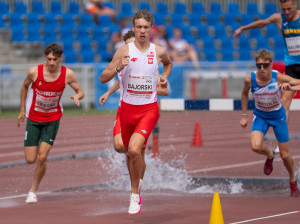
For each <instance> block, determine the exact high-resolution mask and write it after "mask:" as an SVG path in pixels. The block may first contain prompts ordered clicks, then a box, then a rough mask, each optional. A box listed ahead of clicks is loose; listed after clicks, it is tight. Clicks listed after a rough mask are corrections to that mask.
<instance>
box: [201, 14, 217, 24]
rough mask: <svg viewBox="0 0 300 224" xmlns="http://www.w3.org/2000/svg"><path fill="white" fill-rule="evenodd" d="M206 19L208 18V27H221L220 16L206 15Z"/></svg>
mask: <svg viewBox="0 0 300 224" xmlns="http://www.w3.org/2000/svg"><path fill="white" fill-rule="evenodd" d="M204 18H206V21H207V25H208V26H216V25H219V24H220V21H219V17H218V15H216V14H214V13H209V14H206V15H205V16H204Z"/></svg>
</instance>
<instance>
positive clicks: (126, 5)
mask: <svg viewBox="0 0 300 224" xmlns="http://www.w3.org/2000/svg"><path fill="white" fill-rule="evenodd" d="M132 15H133V11H132V5H131V2H120V13H119V15H118V21H121V19H122V18H124V17H130V16H132Z"/></svg>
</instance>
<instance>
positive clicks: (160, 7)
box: [156, 2, 169, 15]
mask: <svg viewBox="0 0 300 224" xmlns="http://www.w3.org/2000/svg"><path fill="white" fill-rule="evenodd" d="M156 14H161V15H168V14H169V8H168V5H167V4H166V3H164V2H157V3H156Z"/></svg>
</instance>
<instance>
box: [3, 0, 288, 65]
mask: <svg viewBox="0 0 300 224" xmlns="http://www.w3.org/2000/svg"><path fill="white" fill-rule="evenodd" d="M46 2H47V3H46ZM62 2H63V1H59V0H52V1H51V0H49V1H39V0H32V1H28V3H26V1H14V3H13V4H8V3H7V1H0V14H1V17H0V28H1V29H3V30H5V29H8V30H9V31H10V32H11V37H10V41H11V42H12V43H15V42H28V43H32V42H42V43H43V44H44V45H47V44H49V43H51V42H55V41H60V42H63V43H66V42H68V41H69V42H71V43H72V44H74V43H75V42H76V43H78V45H79V46H81V45H82V46H84V43H85V42H87V41H92V43H94V45H95V46H98V47H96V48H95V49H90V50H86V52H83V51H82V50H80V48H78V49H77V48H75V49H74V48H72V49H70V51H69V50H66V54H68V57H66V59H65V61H68V62H70V63H73V62H75V61H76V60H77V61H78V62H91V61H92V60H95V58H97V56H99V58H100V60H101V61H105V62H107V61H109V60H110V59H111V54H112V52H109V51H108V50H107V49H109V48H108V47H107V44H108V40H109V39H110V38H111V35H112V33H114V32H116V31H119V30H120V24H119V23H120V21H121V19H122V18H123V17H132V15H133V14H134V12H136V10H137V9H143V8H146V9H147V10H149V11H150V12H152V13H153V15H154V24H155V25H156V26H158V25H164V26H165V27H166V29H167V33H168V37H169V38H171V37H172V30H173V28H174V27H180V28H181V29H182V31H183V37H184V38H185V39H186V40H187V41H188V42H189V43H191V44H193V45H194V46H195V48H196V50H197V52H198V53H199V58H200V59H203V60H251V59H253V58H251V55H252V53H251V52H253V51H255V50H257V49H259V48H261V47H264V48H267V49H270V50H272V51H274V55H275V59H276V60H279V59H282V54H283V53H282V50H281V52H280V50H278V48H279V47H280V48H281V46H282V44H284V43H283V42H282V38H281V36H280V30H278V28H277V27H276V26H275V25H270V26H267V27H266V28H264V29H256V30H250V31H249V32H245V34H243V36H242V37H241V38H240V39H239V40H233V39H232V32H233V30H235V29H236V28H238V27H239V26H240V25H244V24H249V23H251V22H253V21H254V20H256V19H258V18H266V17H268V16H269V15H271V14H272V13H274V12H276V11H277V10H278V9H277V7H276V4H275V3H273V2H265V3H264V8H263V10H261V11H259V8H258V5H257V4H256V3H255V2H245V4H244V5H243V8H242V7H241V5H239V4H238V3H236V2H233V1H232V2H231V1H229V2H226V3H223V5H222V4H220V2H218V1H216V0H215V1H212V2H209V3H207V4H206V3H205V4H206V5H204V3H203V2H199V1H197V2H196V1H192V2H190V3H188V2H184V1H174V2H173V1H171V2H165V1H164V2H160V1H155V2H154V3H153V2H148V1H141V2H135V3H133V1H120V2H119V3H118V5H115V4H116V3H115V2H114V1H105V3H104V5H105V6H107V7H110V8H113V9H115V10H116V11H117V20H116V21H115V20H112V19H111V18H110V17H109V16H101V17H99V21H98V23H95V21H94V20H93V17H92V16H91V15H90V14H87V13H86V12H85V9H84V8H83V5H81V4H79V1H68V2H65V4H62ZM29 4H31V5H29ZM205 6H206V7H207V10H206V8H205ZM10 7H12V8H10ZM70 29H71V31H70ZM100 39H101V40H100ZM92 45H93V44H92ZM275 46H276V48H275ZM66 48H67V46H66ZM224 48H225V49H224ZM275 49H276V52H275ZM230 51H231V53H230ZM70 52H71V53H70ZM74 52H75V53H76V56H71V55H72V54H74ZM87 52H88V53H90V54H92V55H91V56H90V57H88V56H87V55H86V54H87ZM247 52H248V53H247ZM81 53H84V54H85V55H83V57H80V56H78V55H80V54H81ZM200 54H201V57H200ZM206 54H207V55H206ZM236 55H237V56H236ZM92 58H93V59H92Z"/></svg>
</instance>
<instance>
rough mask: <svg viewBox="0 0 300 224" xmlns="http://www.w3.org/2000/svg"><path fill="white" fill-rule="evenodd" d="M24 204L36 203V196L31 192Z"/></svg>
mask: <svg viewBox="0 0 300 224" xmlns="http://www.w3.org/2000/svg"><path fill="white" fill-rule="evenodd" d="M25 202H26V203H27V204H34V203H37V202H38V199H37V197H36V194H35V193H33V192H29V193H28V196H27V198H26V201H25Z"/></svg>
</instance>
